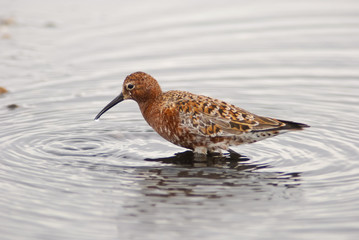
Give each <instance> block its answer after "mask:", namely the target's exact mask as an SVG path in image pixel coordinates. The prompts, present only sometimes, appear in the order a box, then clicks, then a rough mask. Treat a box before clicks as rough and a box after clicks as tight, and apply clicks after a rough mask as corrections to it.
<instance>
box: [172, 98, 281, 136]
mask: <svg viewBox="0 0 359 240" xmlns="http://www.w3.org/2000/svg"><path fill="white" fill-rule="evenodd" d="M176 108H177V109H178V111H179V118H180V125H181V127H183V128H187V129H188V130H189V131H190V132H191V133H194V134H197V135H202V136H211V137H219V136H223V137H225V136H233V135H240V134H243V133H249V132H260V131H267V130H275V129H279V128H281V127H283V126H285V123H283V122H281V121H278V120H276V119H272V118H266V117H261V116H257V115H255V114H252V113H250V112H248V111H246V110H244V109H241V108H238V107H236V106H234V105H231V104H228V103H226V102H223V101H220V100H217V99H213V98H209V97H205V96H198V95H193V98H189V97H188V95H186V98H182V99H178V101H176Z"/></svg>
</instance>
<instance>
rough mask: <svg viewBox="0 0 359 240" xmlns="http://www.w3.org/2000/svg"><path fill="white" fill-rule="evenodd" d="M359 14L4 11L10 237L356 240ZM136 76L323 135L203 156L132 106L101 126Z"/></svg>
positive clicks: (96, 6)
mask: <svg viewBox="0 0 359 240" xmlns="http://www.w3.org/2000/svg"><path fill="white" fill-rule="evenodd" d="M74 13H76V14H74ZM358 13H359V4H358V3H357V1H353V0H345V1H344V2H343V1H336V0H328V1H326V2H325V3H323V2H322V1H317V0H314V1H298V2H296V3H294V2H289V1H285V0H283V1H282V0H279V1H254V2H249V1H229V2H219V1H195V2H194V1H186V0H185V1H177V2H173V1H148V2H146V1H143V2H140V3H139V2H138V1H127V2H123V1H111V0H109V1H103V2H101V3H99V2H96V1H67V0H64V1H61V2H60V1H58V2H55V1H51V2H50V1H41V0H34V1H23V0H19V1H2V2H1V3H0V18H1V19H0V35H4V33H5V36H6V38H2V37H1V36H0V52H1V54H0V63H1V64H0V72H1V79H0V86H1V87H5V88H6V89H8V90H9V92H8V93H6V94H4V95H1V96H0V120H1V121H0V141H1V142H0V190H1V192H2V193H3V194H2V197H1V198H0V219H1V221H0V233H1V234H0V235H1V239H4V240H7V239H27V240H28V239H76V240H81V239H106V240H107V239H143V236H146V239H149V240H151V239H161V238H163V237H164V236H165V237H167V238H171V239H198V238H206V239H218V238H223V239H258V238H268V239H278V238H281V239H309V238H312V237H313V236H316V238H318V239H344V238H345V239H356V238H357V236H358V235H359V232H358V227H357V220H358V219H359V209H358V202H359V195H358V189H359V184H358V183H359V171H358V169H359V161H358V159H357V158H358V157H357V156H359V145H358V136H359V130H358V127H357V125H358V122H359V120H358V113H359V99H358V92H359V82H358V78H359V71H358V66H359V58H358V56H359V52H358V49H359V48H358V43H359V32H358V22H359V18H358V16H359V14H358ZM7 16H9V17H7ZM3 19H4V20H3ZM6 19H10V20H11V19H14V20H15V21H7V20H6ZM11 22H12V23H11ZM134 71H145V72H148V73H150V74H151V75H153V76H154V77H156V78H157V79H158V80H159V82H160V84H161V87H162V88H163V90H170V89H179V90H186V91H191V92H194V93H198V94H203V95H209V96H212V97H215V98H219V99H223V100H225V101H227V102H230V103H233V104H234V105H237V106H240V107H242V108H244V109H246V110H249V111H251V112H253V113H256V114H258V115H263V116H268V117H275V118H279V119H281V118H282V119H286V120H293V121H298V122H303V123H306V124H308V125H310V126H311V128H309V129H306V130H304V131H301V132H293V133H286V134H283V135H280V136H278V137H275V138H272V139H267V140H265V141H261V142H258V143H255V144H250V145H244V146H238V147H233V150H235V151H236V152H237V153H239V154H242V156H241V157H239V156H238V155H235V156H233V154H232V156H231V155H225V156H222V157H218V156H214V157H213V158H208V159H206V160H208V161H202V160H203V159H202V160H201V159H196V158H194V157H193V155H191V154H190V153H189V155H188V152H184V151H185V149H182V148H180V147H177V146H174V145H172V144H171V143H168V142H166V141H165V140H163V139H161V138H160V137H159V136H158V135H157V134H156V133H155V132H154V131H153V130H152V129H151V128H150V127H149V126H148V125H147V123H146V122H145V121H144V120H143V118H142V116H141V114H140V112H139V109H138V106H137V105H136V104H135V103H134V102H130V101H124V102H123V103H121V104H119V105H118V106H116V107H114V108H113V109H111V110H110V111H108V112H107V113H106V114H105V115H104V116H103V117H102V118H101V120H100V121H98V122H95V121H93V118H94V117H95V116H96V114H97V113H98V112H99V111H100V110H101V109H102V108H103V107H104V106H105V104H107V103H108V102H109V101H110V100H112V99H113V98H114V97H115V96H116V95H117V94H119V92H120V91H121V84H122V80H123V79H124V78H125V76H126V75H128V74H129V73H131V72H134ZM14 104H16V106H18V107H17V108H14V109H11V108H8V107H6V106H9V105H14ZM258 235H259V236H258Z"/></svg>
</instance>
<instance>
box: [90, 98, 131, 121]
mask: <svg viewBox="0 0 359 240" xmlns="http://www.w3.org/2000/svg"><path fill="white" fill-rule="evenodd" d="M123 100H124V99H123V94H122V93H121V94H120V95H118V96H117V97H116V98H115V99H113V100H112V101H111V102H110V103H109V104H107V105H106V107H104V108H103V109H102V110H101V112H99V114H97V116H96V117H95V120H97V119H99V118H100V117H101V115H102V114H104V113H105V112H106V111H107V110H109V109H110V108H112V107H113V106H115V105H116V104H117V103H120V102H122V101H123Z"/></svg>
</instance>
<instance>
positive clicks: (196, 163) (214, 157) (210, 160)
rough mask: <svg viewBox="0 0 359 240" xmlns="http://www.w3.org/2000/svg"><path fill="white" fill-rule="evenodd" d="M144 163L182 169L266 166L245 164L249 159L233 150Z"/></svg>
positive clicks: (152, 159)
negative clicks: (155, 163) (168, 165)
mask: <svg viewBox="0 0 359 240" xmlns="http://www.w3.org/2000/svg"><path fill="white" fill-rule="evenodd" d="M145 161H152V162H161V163H166V164H174V165H177V166H182V167H226V168H231V169H234V168H238V170H250V169H259V168H265V167H266V165H264V164H263V165H258V164H257V165H253V164H248V163H247V164H245V163H246V162H247V161H249V158H248V157H246V156H244V155H241V154H239V153H237V152H235V151H233V150H230V151H229V152H228V153H227V154H223V155H222V154H216V153H214V154H211V155H196V154H194V153H193V152H192V151H185V152H180V153H176V154H175V155H174V156H170V157H164V158H146V159H145Z"/></svg>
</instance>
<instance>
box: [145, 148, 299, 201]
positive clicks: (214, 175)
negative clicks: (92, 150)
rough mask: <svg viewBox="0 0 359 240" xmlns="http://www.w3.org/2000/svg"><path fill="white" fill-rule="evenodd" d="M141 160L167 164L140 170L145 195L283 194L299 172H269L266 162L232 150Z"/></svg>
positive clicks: (256, 196) (296, 181) (255, 195)
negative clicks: (253, 161)
mask: <svg viewBox="0 0 359 240" xmlns="http://www.w3.org/2000/svg"><path fill="white" fill-rule="evenodd" d="M145 160H146V161H156V162H160V163H165V164H170V165H169V166H168V165H167V166H162V167H153V168H150V169H146V170H145V172H142V173H141V175H142V176H145V181H144V182H143V184H144V186H143V191H144V194H145V195H146V196H159V197H170V196H171V197H173V196H201V197H209V198H219V197H223V196H233V195H236V194H237V193H238V192H241V191H245V192H246V196H247V197H249V196H251V197H253V198H254V199H257V198H259V196H262V197H263V196H265V195H267V197H268V196H271V197H273V195H276V194H277V195H278V196H279V195H283V197H284V195H286V194H287V189H290V188H291V189H293V188H295V187H297V186H299V185H300V173H285V172H271V171H268V170H267V168H268V169H270V167H271V166H270V165H268V164H254V163H251V161H250V159H249V158H248V157H246V156H243V155H240V154H238V153H236V152H234V151H230V152H229V154H225V155H212V156H205V157H203V156H201V157H198V156H196V155H195V154H193V153H192V152H191V151H186V152H181V153H177V154H175V155H174V156H170V157H165V158H157V159H145ZM142 170H144V169H142ZM262 170H265V171H262ZM234 187H237V189H235V188H234ZM249 192H251V194H248V193H249ZM254 193H256V194H254ZM274 193H276V194H274ZM258 194H259V195H258Z"/></svg>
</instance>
